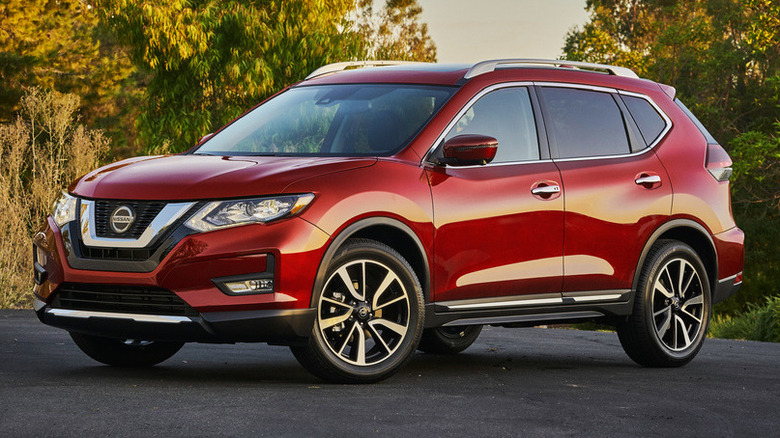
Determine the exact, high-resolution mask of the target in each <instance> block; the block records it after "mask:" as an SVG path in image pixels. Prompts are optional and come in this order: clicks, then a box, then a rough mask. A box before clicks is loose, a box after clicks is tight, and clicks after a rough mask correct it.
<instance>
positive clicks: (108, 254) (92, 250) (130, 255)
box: [81, 246, 152, 262]
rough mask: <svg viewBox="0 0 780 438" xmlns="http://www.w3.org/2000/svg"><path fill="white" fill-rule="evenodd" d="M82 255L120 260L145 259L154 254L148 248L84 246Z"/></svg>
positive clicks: (87, 257) (90, 257) (89, 257)
mask: <svg viewBox="0 0 780 438" xmlns="http://www.w3.org/2000/svg"><path fill="white" fill-rule="evenodd" d="M81 253H82V256H83V257H84V258H85V259H98V260H119V261H141V262H142V261H144V260H148V259H149V257H151V256H152V251H150V250H148V249H122V248H99V247H89V246H84V247H83V248H82V251H81Z"/></svg>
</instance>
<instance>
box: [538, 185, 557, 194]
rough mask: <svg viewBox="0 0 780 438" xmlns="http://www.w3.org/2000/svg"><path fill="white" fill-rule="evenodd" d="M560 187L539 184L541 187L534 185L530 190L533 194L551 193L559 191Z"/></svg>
mask: <svg viewBox="0 0 780 438" xmlns="http://www.w3.org/2000/svg"><path fill="white" fill-rule="evenodd" d="M560 192H561V188H560V187H558V186H541V187H535V188H533V189H532V190H531V193H533V194H534V195H553V194H555V193H560Z"/></svg>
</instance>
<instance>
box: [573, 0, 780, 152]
mask: <svg viewBox="0 0 780 438" xmlns="http://www.w3.org/2000/svg"><path fill="white" fill-rule="evenodd" d="M586 8H587V10H588V11H590V14H591V15H590V21H589V22H588V23H587V24H586V25H585V26H584V27H583V28H582V29H574V30H572V31H570V32H569V34H568V35H567V37H566V44H565V46H564V49H563V50H564V57H565V58H567V59H570V60H576V61H594V62H605V63H613V64H619V65H624V66H627V67H630V68H633V69H635V70H636V71H637V72H638V73H639V74H640V76H643V77H647V78H650V79H653V80H656V81H659V82H663V83H667V84H670V85H673V86H674V87H676V88H677V90H678V94H679V96H681V98H682V99H683V100H685V101H686V103H688V104H689V106H691V107H692V109H693V110H694V112H695V113H696V114H697V115H698V116H699V117H700V118H701V119H702V121H703V122H704V123H705V125H707V126H708V127H709V128H710V130H711V131H713V134H715V136H716V138H719V139H720V140H721V141H723V142H724V144H726V145H727V146H728V144H729V143H730V140H731V139H733V138H734V137H736V136H737V135H739V134H740V133H743V132H746V131H750V130H758V131H762V132H769V131H771V130H772V127H773V124H774V122H775V121H776V120H778V118H780V107H778V104H780V100H779V99H778V96H779V95H780V93H779V92H780V2H777V1H771V0H685V1H683V0H588V1H587V6H586Z"/></svg>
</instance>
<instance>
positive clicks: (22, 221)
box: [0, 88, 109, 308]
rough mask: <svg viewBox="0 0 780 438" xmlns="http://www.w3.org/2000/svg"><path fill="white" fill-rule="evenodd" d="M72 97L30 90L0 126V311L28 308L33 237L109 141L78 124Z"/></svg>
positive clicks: (105, 148)
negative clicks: (10, 119)
mask: <svg viewBox="0 0 780 438" xmlns="http://www.w3.org/2000/svg"><path fill="white" fill-rule="evenodd" d="M78 105H79V99H78V97H76V96H75V95H72V94H60V93H57V92H55V91H44V90H41V89H38V88H33V89H30V90H28V91H27V92H26V94H25V95H24V96H23V97H22V100H21V111H20V114H19V115H18V116H17V118H16V120H15V121H13V122H12V123H10V124H7V125H0V187H2V188H3V189H2V190H0V211H1V212H2V214H1V215H0V242H2V243H3V244H2V245H1V246H0V308H19V307H27V306H29V302H30V291H31V290H32V286H33V282H32V255H31V247H32V245H31V239H32V235H33V233H34V232H35V231H36V230H37V229H38V227H39V226H40V225H41V223H42V221H43V220H44V218H45V217H46V216H47V215H48V214H49V213H50V211H51V207H52V203H53V202H54V200H55V199H56V198H57V196H58V194H59V193H60V191H61V190H62V187H63V186H64V185H65V184H68V183H69V182H70V181H71V180H73V179H74V178H75V177H77V176H79V175H82V174H84V173H86V172H88V171H90V170H92V169H94V168H95V167H97V166H98V165H99V163H100V161H101V159H102V157H103V156H104V155H105V153H106V152H107V151H108V146H109V141H108V139H107V138H105V137H104V136H103V134H102V132H100V131H95V130H89V129H86V128H85V127H84V126H82V125H80V124H79V123H78V115H77V114H76V109H77V108H78Z"/></svg>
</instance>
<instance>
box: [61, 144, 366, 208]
mask: <svg viewBox="0 0 780 438" xmlns="http://www.w3.org/2000/svg"><path fill="white" fill-rule="evenodd" d="M374 163H376V158H373V157H371V158H345V157H244V156H242V157H219V156H211V155H165V156H150V157H136V158H130V159H127V160H123V161H119V162H116V163H113V164H109V165H107V166H104V167H101V168H100V169H97V170H95V171H93V172H90V173H88V174H86V175H84V176H83V177H82V178H80V179H79V180H77V181H75V182H74V183H73V184H72V185H71V186H70V187H69V190H70V192H71V193H74V194H76V195H79V196H84V197H87V198H103V199H149V200H194V199H214V198H236V197H250V196H260V195H268V194H275V193H283V192H284V190H285V188H286V187H287V186H289V185H290V184H292V183H294V182H297V181H301V180H303V179H308V178H311V177H315V176H319V175H324V174H328V173H335V172H342V171H345V170H349V169H355V168H359V167H367V166H371V165H372V164H374Z"/></svg>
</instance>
